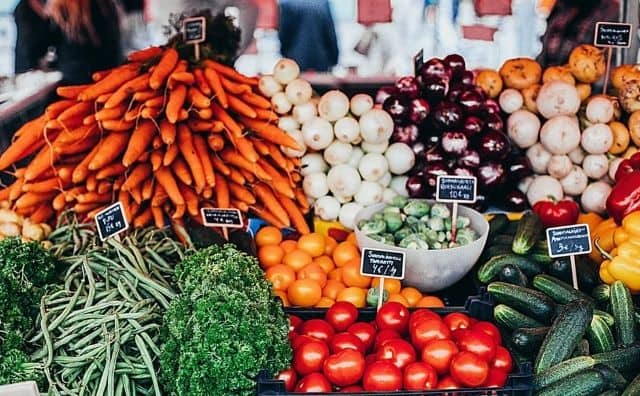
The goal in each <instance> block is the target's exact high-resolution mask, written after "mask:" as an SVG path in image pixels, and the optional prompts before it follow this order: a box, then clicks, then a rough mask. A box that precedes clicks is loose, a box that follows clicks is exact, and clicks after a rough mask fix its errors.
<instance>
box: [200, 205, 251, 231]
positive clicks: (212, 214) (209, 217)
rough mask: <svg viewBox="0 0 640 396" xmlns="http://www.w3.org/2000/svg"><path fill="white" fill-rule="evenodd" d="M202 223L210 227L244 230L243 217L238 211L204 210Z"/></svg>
mask: <svg viewBox="0 0 640 396" xmlns="http://www.w3.org/2000/svg"><path fill="white" fill-rule="evenodd" d="M200 214H201V215H202V221H203V223H204V225H206V226H208V227H229V228H242V227H243V223H242V215H241V214H240V210H238V209H222V208H202V209H200Z"/></svg>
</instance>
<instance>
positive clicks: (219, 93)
mask: <svg viewBox="0 0 640 396" xmlns="http://www.w3.org/2000/svg"><path fill="white" fill-rule="evenodd" d="M204 78H205V79H206V80H207V83H208V84H209V87H211V90H212V91H213V94H214V97H215V98H216V100H217V101H218V103H220V106H222V107H223V108H225V109H226V108H227V107H228V106H229V101H228V99H227V93H226V92H225V91H224V88H222V83H221V82H220V77H219V76H218V73H216V71H215V70H213V69H211V68H206V69H204Z"/></svg>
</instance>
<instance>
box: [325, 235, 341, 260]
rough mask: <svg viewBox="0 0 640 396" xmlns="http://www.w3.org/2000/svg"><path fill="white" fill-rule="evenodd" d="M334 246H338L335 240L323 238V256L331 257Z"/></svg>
mask: <svg viewBox="0 0 640 396" xmlns="http://www.w3.org/2000/svg"><path fill="white" fill-rule="evenodd" d="M336 246H338V242H336V240H335V239H333V238H332V237H330V236H328V237H326V238H324V254H326V255H327V256H331V255H332V254H333V249H335V248H336Z"/></svg>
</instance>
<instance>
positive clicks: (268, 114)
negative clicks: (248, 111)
mask: <svg viewBox="0 0 640 396" xmlns="http://www.w3.org/2000/svg"><path fill="white" fill-rule="evenodd" d="M255 111H256V118H258V119H260V120H265V121H278V114H276V113H275V112H274V111H273V110H268V109H255Z"/></svg>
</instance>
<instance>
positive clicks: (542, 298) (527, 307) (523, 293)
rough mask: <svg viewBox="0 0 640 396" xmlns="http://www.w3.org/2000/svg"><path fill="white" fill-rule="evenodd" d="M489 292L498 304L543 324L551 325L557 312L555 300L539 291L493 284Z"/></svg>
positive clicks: (502, 283) (501, 283) (506, 284)
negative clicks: (507, 306)
mask: <svg viewBox="0 0 640 396" xmlns="http://www.w3.org/2000/svg"><path fill="white" fill-rule="evenodd" d="M487 292H489V294H491V296H492V297H493V298H495V300H496V301H497V302H499V303H501V304H507V305H509V306H511V307H513V308H515V309H516V310H518V311H520V312H522V313H523V314H525V315H529V316H531V317H532V318H534V319H536V320H539V321H540V322H543V323H550V322H551V318H552V317H553V315H554V314H555V311H556V304H555V303H554V302H553V300H552V299H551V298H549V297H548V296H547V295H546V294H544V293H541V292H539V291H537V290H533V289H529V288H526V287H522V286H516V285H512V284H509V283H505V282H492V283H490V284H489V285H488V286H487Z"/></svg>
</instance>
